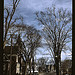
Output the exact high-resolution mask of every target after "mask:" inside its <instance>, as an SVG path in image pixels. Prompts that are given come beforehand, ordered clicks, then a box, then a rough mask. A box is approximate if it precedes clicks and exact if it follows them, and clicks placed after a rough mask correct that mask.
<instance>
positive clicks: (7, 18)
mask: <svg viewBox="0 0 75 75" xmlns="http://www.w3.org/2000/svg"><path fill="white" fill-rule="evenodd" d="M19 2H20V0H13V4H12V7H11V8H10V9H9V8H6V7H5V8H4V35H3V41H4V43H3V46H4V47H3V48H5V45H6V39H7V34H8V31H9V29H11V28H12V27H14V26H16V25H15V24H16V22H17V21H18V20H21V21H22V20H23V17H21V16H20V17H15V18H14V14H15V11H16V8H17V6H18V4H19ZM13 18H14V19H13Z"/></svg>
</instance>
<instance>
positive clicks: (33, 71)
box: [33, 57, 34, 75]
mask: <svg viewBox="0 0 75 75" xmlns="http://www.w3.org/2000/svg"><path fill="white" fill-rule="evenodd" d="M33 75H34V57H33Z"/></svg>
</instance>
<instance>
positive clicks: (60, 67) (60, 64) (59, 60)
mask: <svg viewBox="0 0 75 75" xmlns="http://www.w3.org/2000/svg"><path fill="white" fill-rule="evenodd" d="M59 63H60V75H61V54H60V59H59Z"/></svg>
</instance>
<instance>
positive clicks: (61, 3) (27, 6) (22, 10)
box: [4, 0, 72, 60]
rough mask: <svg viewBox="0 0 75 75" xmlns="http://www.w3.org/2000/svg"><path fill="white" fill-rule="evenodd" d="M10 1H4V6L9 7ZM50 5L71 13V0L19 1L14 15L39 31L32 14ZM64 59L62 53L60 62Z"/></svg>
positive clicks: (64, 56)
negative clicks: (21, 17) (20, 17)
mask: <svg viewBox="0 0 75 75" xmlns="http://www.w3.org/2000/svg"><path fill="white" fill-rule="evenodd" d="M10 1H12V0H4V6H5V7H11V4H10ZM52 4H55V6H56V8H61V7H63V8H64V9H65V8H67V9H68V10H70V11H71V12H72V0H21V1H20V3H19V5H18V7H17V9H16V14H17V16H18V15H22V16H23V18H24V23H25V24H28V25H34V26H35V27H36V28H37V29H39V30H40V29H41V27H40V26H38V22H37V20H35V17H36V15H35V14H34V13H35V12H36V11H44V10H45V9H46V8H48V7H51V6H52ZM42 50H43V49H42ZM39 57H40V56H39ZM66 57H67V56H66V55H65V53H62V60H64V59H65V58H66Z"/></svg>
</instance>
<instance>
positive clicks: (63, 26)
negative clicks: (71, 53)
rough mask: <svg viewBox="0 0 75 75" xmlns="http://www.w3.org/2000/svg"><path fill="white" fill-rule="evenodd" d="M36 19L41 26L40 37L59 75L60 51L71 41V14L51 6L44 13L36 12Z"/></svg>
mask: <svg viewBox="0 0 75 75" xmlns="http://www.w3.org/2000/svg"><path fill="white" fill-rule="evenodd" d="M36 18H37V20H38V21H39V23H40V24H41V25H42V26H43V29H42V30H43V31H42V35H43V36H44V38H45V40H46V42H47V43H48V45H49V48H50V50H51V52H52V54H53V57H54V60H55V64H56V73H57V75H59V63H60V62H61V51H63V50H65V48H66V44H67V43H69V42H70V41H72V39H71V38H72V14H71V12H70V11H68V10H67V9H63V8H61V9H56V8H55V6H53V7H52V8H47V11H46V12H45V11H40V12H36ZM60 65H61V63H60Z"/></svg>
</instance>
